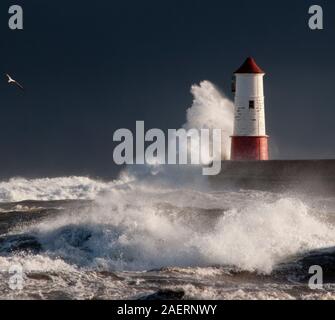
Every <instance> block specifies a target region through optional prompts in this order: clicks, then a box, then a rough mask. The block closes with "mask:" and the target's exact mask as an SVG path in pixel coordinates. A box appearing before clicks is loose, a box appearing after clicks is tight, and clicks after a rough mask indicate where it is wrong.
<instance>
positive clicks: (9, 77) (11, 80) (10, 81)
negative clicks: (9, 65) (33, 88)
mask: <svg viewBox="0 0 335 320" xmlns="http://www.w3.org/2000/svg"><path fill="white" fill-rule="evenodd" d="M6 77H7V78H8V83H9V84H14V85H16V86H17V87H18V88H20V89H21V90H24V88H23V86H21V84H20V83H18V82H17V81H16V80H14V79H13V78H12V77H11V76H10V75H9V74H8V73H6Z"/></svg>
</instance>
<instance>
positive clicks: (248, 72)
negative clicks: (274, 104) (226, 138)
mask: <svg viewBox="0 0 335 320" xmlns="http://www.w3.org/2000/svg"><path fill="white" fill-rule="evenodd" d="M264 75H265V72H264V71H263V70H262V69H261V68H260V67H259V66H258V65H257V64H256V62H255V60H254V59H253V58H251V57H249V58H247V60H246V61H245V62H244V63H243V64H242V66H241V67H240V68H239V69H238V70H236V71H235V73H234V78H233V84H232V91H233V93H234V94H235V118H234V134H233V136H232V137H231V139H232V141H231V160H268V159H269V152H268V138H269V137H268V136H267V135H266V128H265V110H264V87H263V78H264Z"/></svg>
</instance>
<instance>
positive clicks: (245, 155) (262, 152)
mask: <svg viewBox="0 0 335 320" xmlns="http://www.w3.org/2000/svg"><path fill="white" fill-rule="evenodd" d="M268 138H269V137H267V136H261V137H246V136H240V137H237V136H234V137H231V139H232V141H231V160H237V161H240V160H249V161H252V160H256V161H257V160H269V151H268Z"/></svg>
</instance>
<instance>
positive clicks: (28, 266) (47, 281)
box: [0, 169, 335, 300]
mask: <svg viewBox="0 0 335 320" xmlns="http://www.w3.org/2000/svg"><path fill="white" fill-rule="evenodd" d="M190 177H192V178H190ZM207 180H208V178H206V177H203V176H198V177H196V178H195V175H194V174H190V173H188V174H185V175H182V174H180V173H176V172H172V173H171V172H168V173H166V172H165V173H164V174H163V175H162V174H161V172H160V169H157V170H154V171H153V170H150V172H140V173H139V172H136V170H133V171H131V170H125V172H123V173H122V174H121V175H120V176H119V177H118V178H117V179H115V180H111V181H106V180H100V179H93V178H90V177H78V176H71V177H58V178H38V179H27V178H18V177H17V178H12V179H9V180H6V181H2V182H0V299H33V300H35V299H80V300H81V299H113V300H119V299H131V300H169V299H173V300H188V299H200V300H202V299H205V300H208V299H209V300H222V299H225V300H226V299H229V300H258V299H262V300H264V299H280V300H293V299H294V300H295V299H299V300H300V299H304V300H314V299H330V300H332V299H335V198H334V197H333V196H331V195H329V194H328V195H322V194H321V195H320V194H319V195H311V194H304V193H299V192H297V191H296V190H295V191H294V192H293V191H292V192H291V191H290V190H285V191H281V192H271V191H267V190H246V189H239V188H236V186H235V187H231V188H229V187H228V188H222V189H218V188H213V187H211V184H210V183H208V181H207ZM317 270H319V271H320V270H321V271H322V272H321V276H322V277H321V278H320V277H318V278H315V277H313V275H315V272H316V271H317ZM319 276H320V272H319ZM311 283H312V284H314V285H315V284H318V285H319V286H318V287H317V288H316V287H315V286H314V287H313V286H311Z"/></svg>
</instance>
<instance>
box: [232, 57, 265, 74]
mask: <svg viewBox="0 0 335 320" xmlns="http://www.w3.org/2000/svg"><path fill="white" fill-rule="evenodd" d="M234 73H235V74H236V73H265V72H264V71H263V70H262V69H261V68H260V67H259V66H258V65H257V63H256V61H255V60H254V58H252V57H248V58H247V60H245V61H244V63H243V64H242V65H241V67H240V68H239V69H237V70H236V71H235V72H234Z"/></svg>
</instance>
